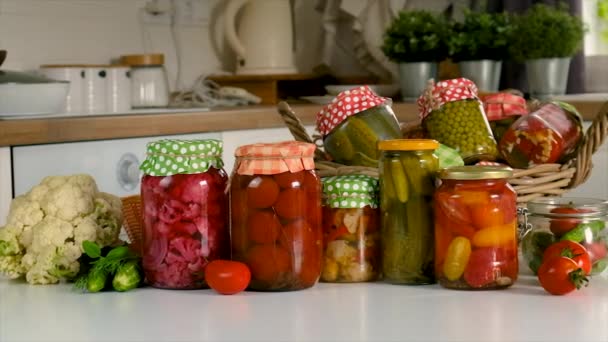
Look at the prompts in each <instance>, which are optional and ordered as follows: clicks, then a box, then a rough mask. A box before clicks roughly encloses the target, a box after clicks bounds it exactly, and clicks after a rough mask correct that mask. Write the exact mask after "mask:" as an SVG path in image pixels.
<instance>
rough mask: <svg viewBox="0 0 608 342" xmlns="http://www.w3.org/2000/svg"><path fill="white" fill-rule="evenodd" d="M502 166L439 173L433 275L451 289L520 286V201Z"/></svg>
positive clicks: (466, 168)
mask: <svg viewBox="0 0 608 342" xmlns="http://www.w3.org/2000/svg"><path fill="white" fill-rule="evenodd" d="M512 173H513V171H512V170H511V169H510V168H507V167H500V166H458V167H452V168H447V169H443V170H442V171H441V172H440V173H439V177H440V178H441V182H442V184H441V186H440V187H439V189H438V190H437V192H436V193H435V272H437V279H438V281H439V284H441V285H442V286H443V287H446V288H452V289H497V288H505V287H508V286H511V285H512V284H513V283H514V282H515V280H517V272H518V259H517V209H516V204H515V203H516V198H517V195H516V193H515V191H514V190H513V188H512V187H511V186H510V185H509V183H507V179H508V178H509V177H511V176H512Z"/></svg>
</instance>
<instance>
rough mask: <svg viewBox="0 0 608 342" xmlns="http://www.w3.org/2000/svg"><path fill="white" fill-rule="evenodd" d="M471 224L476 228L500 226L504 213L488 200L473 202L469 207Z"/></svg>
mask: <svg viewBox="0 0 608 342" xmlns="http://www.w3.org/2000/svg"><path fill="white" fill-rule="evenodd" d="M469 209H470V211H471V218H472V219H473V225H475V226H476V227H477V229H483V228H488V227H494V226H500V225H502V224H503V222H504V215H503V211H502V210H501V208H499V207H498V205H497V204H496V203H492V202H488V203H481V204H474V205H471V206H470V207H469Z"/></svg>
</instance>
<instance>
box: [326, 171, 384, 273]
mask: <svg viewBox="0 0 608 342" xmlns="http://www.w3.org/2000/svg"><path fill="white" fill-rule="evenodd" d="M323 199H324V200H323V215H322V218H323V246H324V258H323V271H322V273H321V281H325V282H335V283H352V282H364V281H373V280H376V279H377V278H378V275H379V273H380V272H379V269H378V268H379V261H380V216H379V212H378V179H376V178H372V177H369V176H364V175H345V176H333V177H327V178H324V179H323Z"/></svg>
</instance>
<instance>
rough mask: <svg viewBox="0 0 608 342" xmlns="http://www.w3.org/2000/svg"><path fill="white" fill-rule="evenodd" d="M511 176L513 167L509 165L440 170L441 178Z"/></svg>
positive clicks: (471, 166)
mask: <svg viewBox="0 0 608 342" xmlns="http://www.w3.org/2000/svg"><path fill="white" fill-rule="evenodd" d="M511 176H513V169H511V168H510V167H507V166H489V165H483V166H481V165H470V166H455V167H448V168H447V169H442V170H441V171H439V178H441V179H463V180H475V179H501V178H509V177H511Z"/></svg>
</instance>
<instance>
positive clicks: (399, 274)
mask: <svg viewBox="0 0 608 342" xmlns="http://www.w3.org/2000/svg"><path fill="white" fill-rule="evenodd" d="M438 147H439V143H438V142H437V141H435V140H431V139H397V140H385V141H381V142H380V143H379V144H378V149H379V150H380V151H381V155H380V208H381V223H382V232H381V245H382V257H381V259H382V275H383V279H384V280H385V281H387V282H390V283H395V284H412V285H414V284H431V283H434V282H435V274H434V272H433V266H434V265H433V257H434V253H433V211H432V209H433V207H432V199H433V193H434V191H435V186H434V180H435V176H436V172H437V169H438V167H439V160H438V159H437V157H436V156H435V155H434V154H433V152H434V151H435V149H437V148H438Z"/></svg>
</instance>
